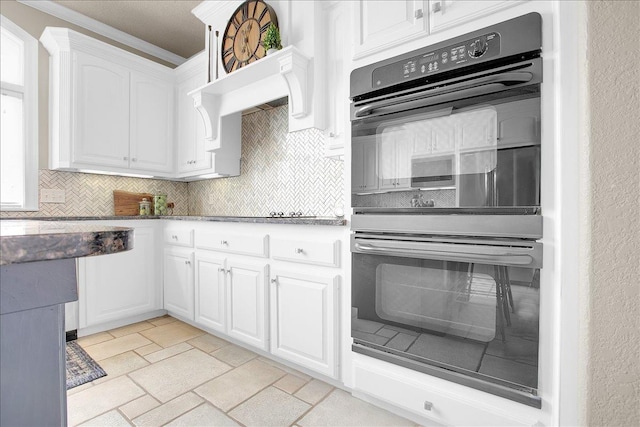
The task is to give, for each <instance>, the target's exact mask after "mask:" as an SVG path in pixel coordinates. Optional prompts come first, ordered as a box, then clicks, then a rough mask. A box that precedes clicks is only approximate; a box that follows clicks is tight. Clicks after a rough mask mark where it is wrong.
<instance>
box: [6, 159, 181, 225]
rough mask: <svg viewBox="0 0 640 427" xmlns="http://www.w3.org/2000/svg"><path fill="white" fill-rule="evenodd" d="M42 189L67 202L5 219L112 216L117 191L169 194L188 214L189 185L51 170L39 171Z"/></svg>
mask: <svg viewBox="0 0 640 427" xmlns="http://www.w3.org/2000/svg"><path fill="white" fill-rule="evenodd" d="M39 179H40V183H39V185H40V189H43V188H53V189H60V190H65V203H42V202H41V203H40V210H39V211H37V212H2V213H0V215H1V217H39V216H47V217H49V216H52V217H55V216H111V215H113V214H114V210H113V190H124V191H132V192H135V193H152V194H155V193H166V194H167V199H168V200H169V201H171V202H174V203H175V209H174V211H173V213H174V214H175V215H187V213H188V206H189V202H188V199H189V197H188V193H187V183H186V182H172V181H164V180H160V179H145V178H130V177H123V176H112V175H96V174H89V173H80V172H60V171H52V170H47V169H41V170H40V171H39Z"/></svg>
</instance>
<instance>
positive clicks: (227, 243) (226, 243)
mask: <svg viewBox="0 0 640 427" xmlns="http://www.w3.org/2000/svg"><path fill="white" fill-rule="evenodd" d="M220 244H221V245H226V246H228V245H229V242H227V241H226V240H220Z"/></svg>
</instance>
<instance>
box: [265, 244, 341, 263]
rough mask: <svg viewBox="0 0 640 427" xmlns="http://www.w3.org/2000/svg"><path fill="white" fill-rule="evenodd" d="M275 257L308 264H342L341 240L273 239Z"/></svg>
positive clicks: (272, 245) (272, 250)
mask: <svg viewBox="0 0 640 427" xmlns="http://www.w3.org/2000/svg"><path fill="white" fill-rule="evenodd" d="M271 252H272V253H271V255H272V257H273V259H280V260H283V261H293V262H303V263H306V264H316V265H325V266H329V267H339V266H340V241H339V240H326V241H313V242H312V241H309V240H291V239H279V238H273V239H271Z"/></svg>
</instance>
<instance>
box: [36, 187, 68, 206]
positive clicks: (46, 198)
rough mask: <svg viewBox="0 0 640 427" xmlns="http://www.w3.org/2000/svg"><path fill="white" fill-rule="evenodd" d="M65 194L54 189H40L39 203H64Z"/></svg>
mask: <svg viewBox="0 0 640 427" xmlns="http://www.w3.org/2000/svg"><path fill="white" fill-rule="evenodd" d="M65 200H66V192H65V191H64V190H59V189H56V188H42V189H41V190H40V201H41V202H42V203H64V202H65Z"/></svg>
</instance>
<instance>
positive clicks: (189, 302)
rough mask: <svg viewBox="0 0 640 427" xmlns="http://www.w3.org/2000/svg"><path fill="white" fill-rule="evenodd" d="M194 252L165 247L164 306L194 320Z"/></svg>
mask: <svg viewBox="0 0 640 427" xmlns="http://www.w3.org/2000/svg"><path fill="white" fill-rule="evenodd" d="M192 264H193V252H191V251H184V250H179V249H173V248H171V249H165V252H164V308H165V309H166V310H167V311H169V312H170V313H173V314H177V315H178V316H182V317H184V318H186V319H189V320H193V265H192Z"/></svg>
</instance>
